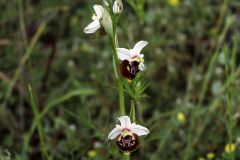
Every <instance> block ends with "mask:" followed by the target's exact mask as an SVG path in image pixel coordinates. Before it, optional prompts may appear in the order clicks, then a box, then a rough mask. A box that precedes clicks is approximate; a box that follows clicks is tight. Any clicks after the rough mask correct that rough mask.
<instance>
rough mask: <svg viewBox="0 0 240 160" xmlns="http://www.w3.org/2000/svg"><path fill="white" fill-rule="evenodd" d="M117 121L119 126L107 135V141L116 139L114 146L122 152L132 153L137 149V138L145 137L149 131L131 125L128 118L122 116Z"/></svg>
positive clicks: (133, 124)
mask: <svg viewBox="0 0 240 160" xmlns="http://www.w3.org/2000/svg"><path fill="white" fill-rule="evenodd" d="M118 119H119V121H120V123H121V125H116V127H115V128H114V129H113V130H112V131H111V132H110V133H109V135H108V139H110V140H113V139H116V144H117V146H118V147H119V149H120V150H121V151H122V152H124V153H130V152H133V151H135V150H136V149H137V148H138V147H139V144H140V141H139V136H143V135H147V134H148V133H149V130H148V129H147V128H146V127H143V126H141V125H137V124H135V123H131V121H130V118H129V117H128V116H122V117H119V118H118Z"/></svg>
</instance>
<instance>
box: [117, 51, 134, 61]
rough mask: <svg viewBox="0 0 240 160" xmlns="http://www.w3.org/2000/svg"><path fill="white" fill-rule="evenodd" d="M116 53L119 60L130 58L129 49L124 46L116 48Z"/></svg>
mask: <svg viewBox="0 0 240 160" xmlns="http://www.w3.org/2000/svg"><path fill="white" fill-rule="evenodd" d="M117 54H118V58H119V59H120V60H121V61H123V60H125V59H131V55H130V51H129V50H128V49H126V48H117Z"/></svg>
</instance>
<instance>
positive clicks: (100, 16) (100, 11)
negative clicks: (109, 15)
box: [93, 4, 104, 19]
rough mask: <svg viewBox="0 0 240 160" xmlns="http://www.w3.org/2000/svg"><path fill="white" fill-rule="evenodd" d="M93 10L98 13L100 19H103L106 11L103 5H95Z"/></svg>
mask: <svg viewBox="0 0 240 160" xmlns="http://www.w3.org/2000/svg"><path fill="white" fill-rule="evenodd" d="M93 8H94V10H95V13H96V15H97V17H98V18H99V19H100V18H102V17H103V11H104V9H103V7H102V6H101V5H98V4H95V5H94V6H93Z"/></svg>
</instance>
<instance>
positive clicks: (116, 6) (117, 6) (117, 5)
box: [113, 0, 123, 14]
mask: <svg viewBox="0 0 240 160" xmlns="http://www.w3.org/2000/svg"><path fill="white" fill-rule="evenodd" d="M122 11H123V4H122V1H121V0H115V1H114V3H113V13H114V14H119V13H121V12H122Z"/></svg>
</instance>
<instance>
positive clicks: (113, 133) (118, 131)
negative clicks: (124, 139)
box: [108, 125, 122, 140]
mask: <svg viewBox="0 0 240 160" xmlns="http://www.w3.org/2000/svg"><path fill="white" fill-rule="evenodd" d="M121 132H122V129H121V127H120V126H119V125H116V127H115V128H114V129H113V130H112V131H111V132H110V133H109V135H108V139H111V140H112V139H115V138H116V137H117V136H118V135H119V134H121Z"/></svg>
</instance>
